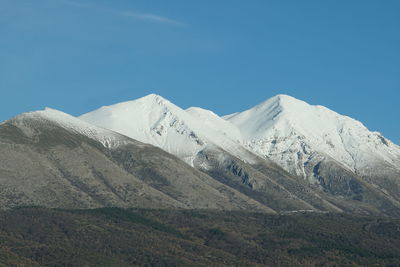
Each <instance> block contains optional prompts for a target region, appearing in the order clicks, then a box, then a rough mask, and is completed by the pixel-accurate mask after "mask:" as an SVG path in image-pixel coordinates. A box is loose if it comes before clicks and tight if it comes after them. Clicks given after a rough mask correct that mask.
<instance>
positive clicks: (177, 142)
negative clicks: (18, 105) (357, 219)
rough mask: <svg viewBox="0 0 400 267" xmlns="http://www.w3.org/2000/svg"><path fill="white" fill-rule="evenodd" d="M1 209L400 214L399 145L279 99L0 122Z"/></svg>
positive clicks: (155, 102)
mask: <svg viewBox="0 0 400 267" xmlns="http://www.w3.org/2000/svg"><path fill="white" fill-rule="evenodd" d="M0 152H1V153H0V207H1V208H2V209H9V208H13V207H18V206H43V207H49V208H66V209H90V208H100V207H124V208H132V207H135V208H161V209H215V210H246V211H260V212H265V213H271V214H274V213H282V212H283V213H285V212H294V211H309V212H345V213H357V214H374V215H388V216H400V147H399V146H397V145H395V144H394V143H392V142H391V141H390V140H388V139H386V138H385V137H383V136H382V135H381V134H379V133H377V132H371V131H369V130H368V129H367V128H366V127H364V126H363V125H362V124H361V123H360V122H358V121H356V120H354V119H351V118H349V117H346V116H342V115H340V114H338V113H335V112H333V111H331V110H329V109H327V108H325V107H322V106H312V105H309V104H307V103H305V102H303V101H300V100H297V99H295V98H293V97H290V96H286V95H278V96H275V97H273V98H271V99H268V100H267V101H265V102H262V103H260V104H259V105H257V106H255V107H254V108H251V109H249V110H246V111H243V112H238V113H234V114H232V115H227V116H224V117H220V116H218V115H216V114H215V113H213V112H212V111H208V110H204V109H201V108H189V109H187V110H183V109H181V108H180V107H178V106H176V105H174V104H173V103H171V102H170V101H168V100H166V99H164V98H162V97H161V96H158V95H154V94H152V95H148V96H145V97H143V98H140V99H137V100H134V101H129V102H124V103H119V104H116V105H112V106H107V107H101V108H100V109H98V110H95V111H92V112H90V113H87V114H84V115H82V116H80V117H78V118H76V117H73V116H70V115H68V114H65V113H63V112H61V111H57V110H53V109H48V108H47V109H45V110H42V111H36V112H30V113H24V114H21V115H19V116H17V117H15V118H12V119H10V120H8V121H5V122H3V123H2V124H0Z"/></svg>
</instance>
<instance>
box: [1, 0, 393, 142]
mask: <svg viewBox="0 0 400 267" xmlns="http://www.w3.org/2000/svg"><path fill="white" fill-rule="evenodd" d="M0 93H1V94H0V99H1V101H0V121H2V120H5V119H7V118H10V117H12V116H14V115H16V114H18V113H22V112H26V111H32V110H37V109H42V108H44V107H45V106H49V107H52V108H56V109H60V110H62V111H65V112H67V113H70V114H73V115H80V114H82V113H85V112H88V111H90V110H93V109H95V108H98V107H100V106H102V105H109V104H113V103H116V102H121V101H127V100H131V99H135V98H138V97H141V96H144V95H147V94H149V93H157V94H160V95H162V96H164V97H165V98H168V99H170V100H171V101H172V102H174V103H175V104H177V105H179V106H181V107H183V108H185V107H189V106H201V107H204V108H207V109H211V110H213V111H215V112H216V113H218V114H220V115H225V114H228V113H232V112H235V111H241V110H244V109H246V108H248V107H251V106H253V105H255V104H257V103H259V102H261V101H263V100H265V99H267V98H269V97H272V96H274V95H276V94H278V93H284V94H289V95H292V96H294V97H296V98H299V99H302V100H305V101H307V102H309V103H311V104H320V105H324V106H327V107H329V108H331V109H333V110H335V111H337V112H339V113H342V114H346V115H349V116H351V117H354V118H356V119H358V120H360V121H362V122H363V123H364V124H365V125H366V126H367V127H368V128H370V129H371V130H376V131H380V132H382V133H383V134H384V135H385V136H387V137H388V138H390V139H392V140H393V141H394V142H396V143H398V144H399V143H400V119H399V115H400V1H399V0H325V1H321V0H293V1H286V0H274V1H268V0H252V1H243V0H240V1H236V0H218V1H216V0H202V1H195V0H192V1H191V0H181V1H178V0H168V1H165V0H159V1H149V0H146V1H136V0H107V1H106V0H0Z"/></svg>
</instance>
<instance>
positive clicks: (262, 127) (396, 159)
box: [224, 95, 400, 179]
mask: <svg viewBox="0 0 400 267" xmlns="http://www.w3.org/2000/svg"><path fill="white" fill-rule="evenodd" d="M224 118H225V119H226V120H228V121H229V122H231V123H232V124H234V125H236V126H237V127H238V128H239V130H240V131H241V133H242V136H243V140H242V142H243V145H244V146H245V147H247V148H249V149H250V150H252V151H254V152H255V153H257V154H258V155H261V156H263V157H268V158H271V159H272V160H274V161H275V162H277V163H278V164H279V165H281V166H283V167H284V168H285V169H287V170H288V171H290V172H292V173H295V174H297V175H300V176H304V177H309V178H311V179H312V178H313V177H314V173H310V172H309V173H307V165H309V163H310V162H312V161H314V162H315V161H323V160H324V159H327V158H330V159H333V160H335V161H337V162H338V163H340V164H341V165H343V166H345V167H346V168H348V169H349V170H351V171H353V172H356V173H363V174H368V173H369V172H371V171H372V170H371V169H370V167H371V166H373V165H375V164H384V165H387V166H391V167H393V168H399V167H400V148H399V147H398V146H397V145H395V144H393V143H392V142H391V141H389V140H388V139H386V138H384V137H383V136H382V135H381V134H380V133H378V132H371V131H369V130H368V129H367V128H366V127H365V126H364V125H363V124H362V123H361V122H359V121H356V120H354V119H352V118H350V117H347V116H343V115H340V114H338V113H336V112H334V111H332V110H330V109H328V108H326V107H323V106H313V105H309V104H307V103H306V102H304V101H301V100H298V99H296V98H293V97H290V96H287V95H277V96H275V97H272V98H270V99H268V100H267V101H265V102H262V103H261V104H258V105H257V106H255V107H253V108H251V109H249V110H246V111H243V112H239V113H235V114H232V115H228V116H225V117H224Z"/></svg>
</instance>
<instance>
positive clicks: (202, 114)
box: [186, 107, 242, 142]
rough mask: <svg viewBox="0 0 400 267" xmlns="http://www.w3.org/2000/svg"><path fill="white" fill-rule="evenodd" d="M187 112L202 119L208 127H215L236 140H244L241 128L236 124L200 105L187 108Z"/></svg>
mask: <svg viewBox="0 0 400 267" xmlns="http://www.w3.org/2000/svg"><path fill="white" fill-rule="evenodd" d="M186 112H187V113H189V114H190V115H192V116H193V117H195V118H197V119H199V120H201V122H202V123H204V125H206V126H207V127H208V128H210V129H213V130H214V131H217V132H219V133H221V134H223V135H225V136H229V137H230V138H231V139H233V140H234V141H237V142H241V141H242V134H241V133H240V130H239V129H238V128H237V127H236V126H235V125H233V124H232V123H230V122H229V121H226V120H224V119H223V118H221V117H220V116H218V115H217V114H215V113H214V112H212V111H210V110H207V109H203V108H199V107H190V108H188V109H186Z"/></svg>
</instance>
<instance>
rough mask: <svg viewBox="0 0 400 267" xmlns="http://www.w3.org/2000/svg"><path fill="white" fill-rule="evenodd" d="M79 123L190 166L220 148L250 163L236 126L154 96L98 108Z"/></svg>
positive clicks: (250, 157) (216, 116)
mask: <svg viewBox="0 0 400 267" xmlns="http://www.w3.org/2000/svg"><path fill="white" fill-rule="evenodd" d="M79 118H80V119H81V120H83V121H85V122H88V123H90V124H94V125H97V126H101V127H104V128H106V129H110V130H113V131H115V132H118V133H121V134H123V135H126V136H128V137H131V138H133V139H136V140H139V141H141V142H143V143H148V144H152V145H154V146H157V147H160V148H162V149H164V150H165V151H167V152H169V153H171V154H174V155H176V156H178V157H180V158H181V159H183V160H185V161H186V162H187V163H189V164H190V165H192V166H193V161H194V159H195V158H196V156H197V154H198V153H199V152H200V151H202V150H203V149H205V148H207V149H223V150H226V151H228V152H230V153H232V154H233V155H235V156H237V157H239V158H241V159H243V160H245V161H248V162H249V161H252V158H254V155H250V154H251V153H249V151H247V150H246V149H245V148H244V147H243V146H242V145H241V144H240V142H241V133H240V131H239V130H238V129H237V127H236V126H234V125H232V124H231V123H230V122H227V121H225V120H224V119H222V118H220V117H219V116H218V115H216V114H215V113H213V112H211V111H208V110H204V109H201V108H189V109H188V110H183V109H181V108H179V107H178V106H176V105H174V104H173V103H171V102H170V101H168V100H166V99H164V98H163V97H161V96H159V95H155V94H150V95H148V96H145V97H142V98H139V99H137V100H133V101H128V102H123V103H119V104H115V105H111V106H105V107H101V108H100V109H97V110H95V111H92V112H89V113H87V114H84V115H82V116H80V117H79Z"/></svg>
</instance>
